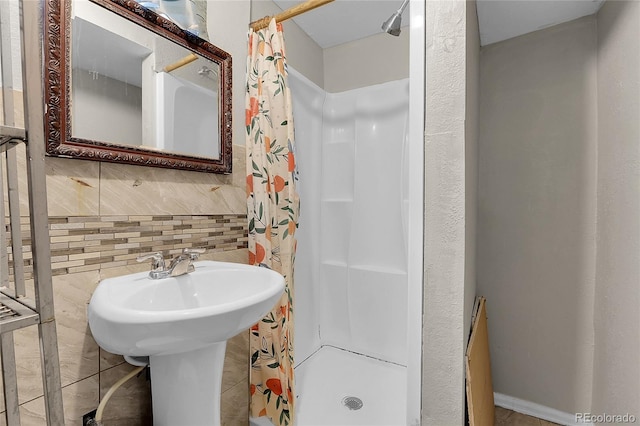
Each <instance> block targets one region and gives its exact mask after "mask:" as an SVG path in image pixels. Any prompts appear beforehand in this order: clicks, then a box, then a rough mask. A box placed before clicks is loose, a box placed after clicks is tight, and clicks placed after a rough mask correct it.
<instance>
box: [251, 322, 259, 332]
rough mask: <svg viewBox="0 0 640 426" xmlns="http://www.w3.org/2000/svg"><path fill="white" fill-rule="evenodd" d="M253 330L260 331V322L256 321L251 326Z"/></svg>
mask: <svg viewBox="0 0 640 426" xmlns="http://www.w3.org/2000/svg"><path fill="white" fill-rule="evenodd" d="M251 331H258V323H255V324H253V325H252V326H251Z"/></svg>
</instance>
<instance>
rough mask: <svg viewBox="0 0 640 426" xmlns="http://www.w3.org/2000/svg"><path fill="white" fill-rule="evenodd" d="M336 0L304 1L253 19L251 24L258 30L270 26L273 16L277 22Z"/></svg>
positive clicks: (254, 29)
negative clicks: (270, 14) (274, 13)
mask: <svg viewBox="0 0 640 426" xmlns="http://www.w3.org/2000/svg"><path fill="white" fill-rule="evenodd" d="M332 1H334V0H307V1H305V2H304V3H300V4H297V5H295V6H293V7H290V8H289V9H287V10H285V11H284V12H281V13H278V14H277V15H273V16H265V17H264V18H261V19H258V20H257V21H253V22H252V23H250V24H249V26H250V27H251V28H253V31H258V30H261V29H263V28H267V27H268V26H269V22H271V20H272V19H273V18H275V20H276V22H282V21H286V20H287V19H291V18H293V17H294V16H298V15H301V14H303V13H305V12H308V11H310V10H313V9H315V8H317V7H320V6H324V5H325V4H327V3H331V2H332Z"/></svg>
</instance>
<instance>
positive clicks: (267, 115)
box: [245, 20, 299, 425]
mask: <svg viewBox="0 0 640 426" xmlns="http://www.w3.org/2000/svg"><path fill="white" fill-rule="evenodd" d="M246 90H247V92H246V100H245V106H246V122H245V124H246V130H247V134H246V148H247V210H248V215H247V219H248V221H249V263H250V264H252V265H259V266H263V267H268V268H271V269H273V270H275V271H277V272H279V273H281V274H282V275H283V276H284V278H285V282H286V288H285V292H284V294H283V296H282V298H281V299H280V301H279V303H277V304H276V306H275V307H274V308H273V310H272V311H271V312H269V313H268V314H267V315H266V316H265V317H264V318H263V319H262V320H261V321H260V322H258V324H256V325H255V326H253V327H252V328H251V336H250V342H251V371H250V376H251V377H250V378H251V380H250V383H251V384H250V393H251V415H252V416H253V417H260V416H265V415H266V416H268V417H269V418H270V419H271V421H272V422H273V423H274V424H275V425H291V424H293V414H294V409H293V403H294V395H295V393H294V389H293V384H294V380H293V340H292V339H293V264H294V258H295V249H296V240H295V236H294V234H295V231H296V227H297V220H298V211H299V200H298V194H297V192H296V188H295V159H294V153H293V146H294V139H293V114H292V106H291V95H290V93H289V87H288V85H287V72H286V62H285V50H284V37H283V34H282V26H281V25H280V24H276V22H275V20H272V21H271V23H270V24H269V27H268V28H266V29H264V30H260V31H256V32H254V31H253V30H249V55H248V59H247V87H246Z"/></svg>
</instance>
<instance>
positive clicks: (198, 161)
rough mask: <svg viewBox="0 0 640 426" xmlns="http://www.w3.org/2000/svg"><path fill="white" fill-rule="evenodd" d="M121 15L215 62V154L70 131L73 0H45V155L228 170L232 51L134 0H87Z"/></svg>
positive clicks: (194, 168)
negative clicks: (217, 148) (82, 135)
mask: <svg viewBox="0 0 640 426" xmlns="http://www.w3.org/2000/svg"><path fill="white" fill-rule="evenodd" d="M91 1H92V2H93V3H96V4H98V5H100V6H102V7H104V8H106V9H108V10H110V11H112V12H114V13H117V14H118V15H120V16H122V17H124V18H125V19H127V20H129V21H132V22H134V23H136V24H138V25H140V26H142V27H144V28H147V29H149V30H150V31H152V32H154V33H156V34H158V35H160V36H162V37H164V38H167V39H169V40H171V41H173V42H175V43H177V44H179V45H180V46H183V47H185V48H186V49H189V50H191V51H192V52H194V53H196V54H199V55H201V56H203V57H204V58H207V59H209V60H211V61H213V62H216V63H217V64H218V65H219V67H220V74H219V81H220V88H219V92H218V93H219V96H220V100H219V107H220V108H219V114H218V115H219V117H218V123H219V131H220V134H219V140H220V156H219V159H206V158H202V157H195V156H191V155H184V154H176V153H173V152H162V151H159V150H154V149H147V148H143V147H137V146H127V145H119V144H114V143H110V142H104V141H95V140H89V139H82V138H76V137H73V136H72V134H71V112H70V106H71V103H70V98H71V86H70V50H71V49H70V46H71V25H70V17H71V2H72V0H46V1H45V8H44V17H45V18H44V31H45V33H44V50H45V51H44V56H45V78H44V83H45V92H44V93H45V103H46V105H47V112H46V114H45V117H44V118H45V138H46V151H47V154H48V155H50V156H57V157H66V158H78V159H82V160H95V161H108V162H114V163H122V164H136V165H143V166H152V167H164V168H170V169H181V170H193V171H199V172H209V173H231V162H232V153H231V151H232V131H231V129H232V127H231V111H232V107H231V89H232V75H231V55H230V54H228V53H227V52H225V51H224V50H222V49H220V48H218V47H216V46H214V45H213V44H211V43H209V42H207V41H206V40H203V39H201V38H199V37H197V36H195V35H193V34H192V33H190V32H188V31H185V30H183V29H181V28H180V27H178V25H176V24H175V23H173V22H172V21H170V20H168V19H165V18H163V17H162V16H160V15H157V14H156V13H154V12H152V11H150V10H148V9H146V8H144V7H142V6H140V5H139V4H138V3H137V2H135V1H133V0H91Z"/></svg>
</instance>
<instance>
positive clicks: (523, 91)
mask: <svg viewBox="0 0 640 426" xmlns="http://www.w3.org/2000/svg"><path fill="white" fill-rule="evenodd" d="M596 42H597V40H596V22H595V19H594V18H593V17H587V18H582V19H579V20H576V21H572V22H569V23H566V24H561V25H558V26H555V27H552V28H548V29H545V30H542V31H538V32H535V33H531V34H527V35H524V36H521V37H517V38H514V39H511V40H507V41H504V42H501V43H496V44H493V45H490V46H487V47H486V48H483V49H482V52H481V61H480V63H481V68H480V69H481V71H480V87H481V97H480V142H479V188H478V191H479V193H478V198H479V199H478V205H479V213H478V263H477V265H478V293H479V294H481V295H484V296H486V297H487V312H488V317H489V338H490V348H491V361H492V372H493V385H494V391H496V392H499V393H502V394H506V395H509V396H512V397H516V398H521V399H524V400H526V401H531V402H535V403H538V404H542V405H544V406H547V407H551V408H555V409H558V410H561V411H564V412H567V413H574V412H580V411H587V412H588V411H589V409H590V406H591V387H592V371H593V356H592V354H593V321H594V318H593V294H594V285H595V266H594V265H595V251H596V246H595V221H596V217H595V212H596V143H597V134H598V133H597V101H596V99H597V86H596Z"/></svg>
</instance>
